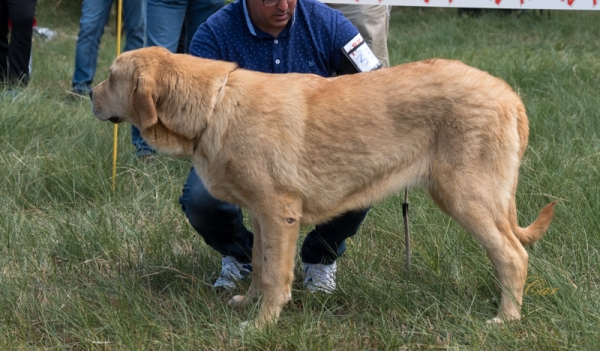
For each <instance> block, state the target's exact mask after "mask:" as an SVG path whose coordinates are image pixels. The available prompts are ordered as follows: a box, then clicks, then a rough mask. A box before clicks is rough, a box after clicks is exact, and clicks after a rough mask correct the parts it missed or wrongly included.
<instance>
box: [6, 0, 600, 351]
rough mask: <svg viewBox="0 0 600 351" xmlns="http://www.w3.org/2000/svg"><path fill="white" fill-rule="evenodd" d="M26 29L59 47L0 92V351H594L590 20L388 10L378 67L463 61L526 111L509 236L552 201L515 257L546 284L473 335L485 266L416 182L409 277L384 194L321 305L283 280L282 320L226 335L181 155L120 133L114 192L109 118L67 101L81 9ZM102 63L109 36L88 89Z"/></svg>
mask: <svg viewBox="0 0 600 351" xmlns="http://www.w3.org/2000/svg"><path fill="white" fill-rule="evenodd" d="M37 18H38V23H39V25H40V26H46V27H50V28H52V29H54V30H56V31H58V32H59V36H58V38H56V39H55V40H53V41H49V42H45V41H43V40H40V39H36V41H35V43H34V52H33V55H34V56H33V76H32V79H31V84H30V85H29V87H28V88H27V89H26V90H25V91H24V92H23V93H21V94H20V95H19V96H18V97H17V98H16V99H14V100H12V99H6V98H5V99H0V208H1V209H2V213H1V215H0V291H1V293H0V296H1V297H0V349H2V350H10V349H77V350H95V349H97V350H104V349H111V350H112V349H134V350H141V349H177V350H179V349H193V350H197V349H205V350H215V349H223V350H229V349H253V350H254V349H257V350H364V349H372V350H381V349H389V350H402V349H404V350H415V349H467V350H509V349H516V350H521V349H527V350H557V349H567V350H598V349H600V292H599V290H600V252H599V250H600V235H599V231H600V229H599V228H600V219H599V218H600V216H599V215H600V205H599V203H600V191H599V189H598V184H599V181H598V179H599V178H600V174H599V173H600V172H599V169H600V142H599V140H600V135H599V134H600V118H599V114H600V99H599V98H598V92H599V89H600V84H599V83H600V60H598V56H599V55H600V40H599V39H598V36H597V33H598V29H599V23H600V12H575V11H564V12H559V11H553V12H551V16H550V17H549V18H548V17H546V16H540V15H539V14H536V13H533V12H530V13H527V14H525V15H523V16H521V17H519V18H517V17H514V16H499V15H494V14H488V15H484V16H482V17H476V18H466V17H458V16H457V15H456V12H455V10H448V9H416V8H402V9H399V8H396V9H394V11H393V13H392V21H391V25H390V38H389V48H390V52H391V61H392V63H393V64H400V63H404V62H410V61H414V60H420V59H426V58H432V57H444V58H452V59H458V60H462V61H464V62H466V63H468V64H471V65H473V66H475V67H478V68H481V69H484V70H487V71H489V72H491V73H492V74H494V75H496V76H499V77H501V78H503V79H505V80H506V81H507V82H508V83H509V84H510V85H511V86H512V87H513V88H514V89H515V90H516V91H518V92H519V93H520V95H521V96H522V98H523V101H524V103H525V105H526V106H527V109H528V114H529V118H530V126H531V136H530V144H529V148H528V150H527V153H526V155H525V158H524V160H523V165H522V168H521V177H520V184H519V189H518V194H517V201H518V209H519V220H520V223H521V225H526V224H528V223H529V222H531V221H532V220H533V219H534V218H535V216H536V215H537V213H538V211H539V210H540V209H541V208H542V206H543V205H544V204H546V203H548V202H549V201H551V200H553V199H561V202H560V203H559V205H558V207H557V211H556V217H555V221H554V222H553V224H552V227H551V228H550V230H549V231H548V233H547V235H546V237H545V238H544V239H543V240H542V241H541V242H539V243H537V244H534V245H533V246H532V247H530V248H528V251H529V253H530V268H529V274H530V276H531V277H534V278H535V279H537V280H530V282H531V283H532V284H534V285H533V286H534V287H538V286H542V287H546V288H548V289H553V290H539V289H537V288H536V290H534V289H530V290H529V291H528V292H529V294H528V295H527V296H526V297H525V300H524V303H523V315H524V317H523V320H522V321H521V322H520V323H511V324H507V325H503V326H495V327H488V326H486V324H485V320H486V319H488V318H491V317H493V316H494V314H495V312H496V310H497V307H498V303H499V296H500V294H499V289H498V286H497V284H496V281H495V279H494V277H493V272H492V267H491V265H490V263H489V260H488V259H487V258H486V256H485V254H484V252H483V250H482V249H481V247H480V246H479V245H478V244H477V243H476V242H475V241H474V240H473V239H472V238H471V237H470V236H469V235H467V234H466V233H465V231H464V230H462V229H461V228H460V227H459V226H458V225H456V224H455V223H454V222H452V221H450V220H449V218H448V217H446V216H444V215H443V214H441V212H440V211H439V210H438V209H437V208H436V207H435V206H434V205H433V204H432V202H431V201H430V200H429V199H428V198H427V196H426V195H425V193H423V192H422V191H418V190H415V191H411V193H410V201H411V217H410V222H411V229H412V245H413V251H412V253H413V266H412V271H413V272H412V275H410V276H407V275H406V274H405V272H404V269H403V263H404V245H403V229H402V216H401V213H402V208H401V207H402V204H401V203H402V198H401V196H396V197H392V198H390V199H388V200H386V201H385V202H383V203H381V204H378V205H376V206H374V208H373V209H372V210H371V212H370V214H369V216H368V217H367V220H366V222H365V224H364V225H363V227H362V229H361V231H360V233H359V234H358V235H357V236H356V237H354V238H352V239H351V240H349V242H348V251H347V253H346V255H345V256H344V257H343V258H342V259H340V261H339V277H338V285H339V289H338V291H337V292H336V293H335V294H333V295H331V296H324V295H320V294H309V293H306V292H305V291H303V289H302V286H301V283H300V282H299V281H298V280H297V281H296V282H295V283H294V297H293V301H292V303H291V304H290V305H289V306H288V307H286V309H285V310H284V313H283V315H282V318H281V320H280V322H279V323H278V324H277V327H276V328H271V329H269V330H267V331H265V332H264V333H259V334H256V335H246V336H243V335H240V334H239V333H238V331H237V330H238V325H239V323H240V322H242V321H244V320H246V319H247V317H248V315H253V314H255V310H252V309H251V310H249V311H241V312H240V311H235V310H230V309H229V308H228V307H227V305H226V304H227V301H228V299H229V297H230V296H231V294H232V293H228V292H215V291H213V290H212V289H211V288H210V284H211V283H212V281H213V280H214V279H215V278H216V276H217V273H218V270H219V265H220V260H219V256H218V254H216V253H215V252H213V251H212V250H210V249H208V248H207V246H206V245H205V244H204V242H203V241H202V239H200V238H199V237H198V236H197V235H196V234H195V233H194V231H193V230H192V229H191V228H190V226H189V224H188V223H187V222H186V220H185V217H184V215H183V214H182V212H181V211H180V209H179V204H178V201H177V199H178V196H179V194H180V191H181V187H182V185H183V183H184V181H185V177H186V176H187V173H188V171H189V167H190V163H189V161H187V160H176V159H172V158H169V157H167V156H161V157H160V158H159V159H158V160H157V161H156V162H152V163H144V162H139V161H138V160H136V159H135V158H134V157H133V156H132V152H133V149H132V147H131V145H130V143H129V135H128V133H129V128H128V126H124V125H123V126H121V127H120V134H119V145H120V147H119V159H118V179H117V189H116V191H114V192H113V191H111V179H110V174H111V157H112V155H111V153H112V136H113V129H112V126H109V125H108V124H104V123H99V122H98V121H97V120H96V119H95V118H94V116H93V115H92V114H91V112H90V106H89V102H88V101H85V100H81V101H77V100H70V99H68V98H67V97H66V94H65V91H66V90H69V88H70V77H71V74H72V70H73V60H74V51H75V40H74V39H73V37H74V36H76V35H77V31H78V19H79V9H78V8H77V6H75V5H71V4H70V2H64V3H60V6H55V5H53V4H49V3H48V2H46V1H43V2H42V1H40V4H39V6H38V13H37ZM114 55H115V37H114V31H112V32H111V31H109V32H108V33H107V34H106V35H105V36H104V38H103V42H102V44H101V53H100V59H99V65H98V73H97V76H96V82H99V81H101V80H102V79H104V78H105V77H106V75H107V73H108V70H107V68H108V65H109V64H110V62H111V61H112V59H113V58H114ZM297 273H298V274H297V275H298V276H299V275H300V274H299V273H300V272H299V270H297ZM247 284H248V283H247V282H246V283H245V285H244V286H243V287H241V288H240V289H239V290H238V291H236V292H235V293H239V292H242V291H243V289H244V288H246V287H247ZM550 291H551V292H553V293H552V294H549V293H548V292H550Z"/></svg>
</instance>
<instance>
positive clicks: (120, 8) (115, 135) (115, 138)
mask: <svg viewBox="0 0 600 351" xmlns="http://www.w3.org/2000/svg"><path fill="white" fill-rule="evenodd" d="M122 13H123V1H122V0H118V2H117V56H119V55H121V14H122ZM118 136H119V125H118V124H115V125H114V127H113V167H112V190H113V191H115V190H116V188H117V148H118V146H119V144H118Z"/></svg>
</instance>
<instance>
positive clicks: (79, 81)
mask: <svg viewBox="0 0 600 351" xmlns="http://www.w3.org/2000/svg"><path fill="white" fill-rule="evenodd" d="M112 3H113V0H84V1H83V4H82V5H81V19H80V21H79V35H78V36H77V45H76V48H75V72H74V73H73V82H72V85H73V89H74V90H81V91H83V92H87V91H89V90H90V86H91V85H92V81H93V80H94V75H95V74H96V64H97V62H98V47H99V45H100V38H101V37H102V34H104V26H105V25H106V22H107V21H108V17H109V15H110V8H111V6H112ZM123 17H124V22H123V24H124V26H125V34H126V39H125V49H124V51H129V50H134V49H139V48H141V47H144V41H145V37H146V1H145V0H124V1H123Z"/></svg>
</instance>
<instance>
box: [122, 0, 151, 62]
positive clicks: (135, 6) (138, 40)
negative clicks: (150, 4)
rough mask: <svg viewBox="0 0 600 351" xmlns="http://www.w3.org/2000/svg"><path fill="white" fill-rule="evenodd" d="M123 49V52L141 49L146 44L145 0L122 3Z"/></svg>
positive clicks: (130, 0)
mask: <svg viewBox="0 0 600 351" xmlns="http://www.w3.org/2000/svg"><path fill="white" fill-rule="evenodd" d="M123 19H124V21H123V23H124V25H125V35H126V38H125V48H124V49H123V51H129V50H135V49H139V48H143V47H144V44H145V42H146V0H128V1H125V2H124V3H123Z"/></svg>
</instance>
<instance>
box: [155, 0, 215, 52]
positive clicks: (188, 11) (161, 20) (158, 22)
mask: <svg viewBox="0 0 600 351" xmlns="http://www.w3.org/2000/svg"><path fill="white" fill-rule="evenodd" d="M224 5H225V1H224V0H148V29H147V34H148V38H147V42H146V45H147V46H162V47H164V48H167V49H168V50H169V51H171V52H175V51H176V50H177V43H178V41H179V36H180V34H181V26H182V25H183V24H184V23H185V28H186V40H185V52H186V53H187V52H189V47H190V42H191V41H192V37H193V36H194V33H196V30H197V29H198V27H199V26H200V25H201V24H202V23H204V22H205V21H206V19H207V18H208V17H210V15H212V14H213V13H215V12H217V11H218V10H219V9H220V8H221V7H223V6H224Z"/></svg>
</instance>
